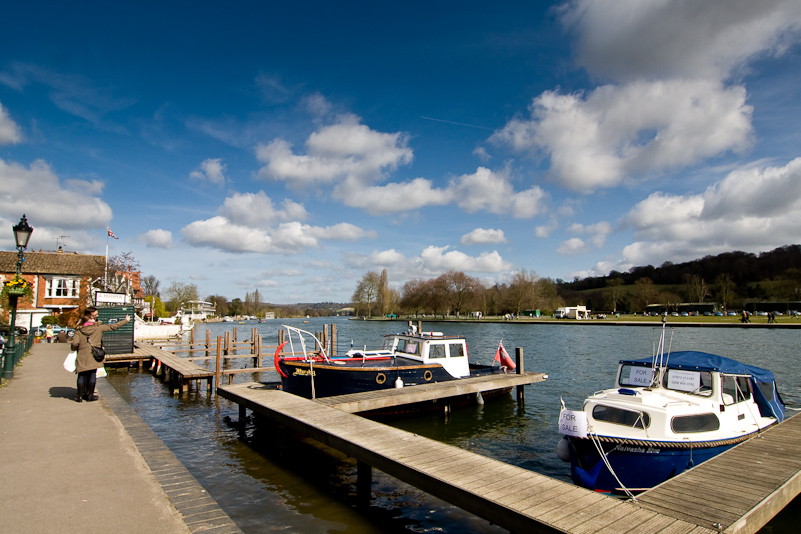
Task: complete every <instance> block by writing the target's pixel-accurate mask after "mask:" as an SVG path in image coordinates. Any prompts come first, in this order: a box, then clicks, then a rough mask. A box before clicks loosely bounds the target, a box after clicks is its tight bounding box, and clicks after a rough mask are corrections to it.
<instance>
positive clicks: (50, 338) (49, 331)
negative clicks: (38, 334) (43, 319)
mask: <svg viewBox="0 0 801 534" xmlns="http://www.w3.org/2000/svg"><path fill="white" fill-rule="evenodd" d="M45 339H47V342H48V343H52V342H53V325H52V324H49V325H47V328H45Z"/></svg>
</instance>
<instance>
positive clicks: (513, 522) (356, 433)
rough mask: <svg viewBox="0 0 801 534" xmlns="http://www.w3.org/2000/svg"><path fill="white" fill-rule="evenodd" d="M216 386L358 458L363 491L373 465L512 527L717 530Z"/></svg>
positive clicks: (304, 405) (282, 396)
mask: <svg viewBox="0 0 801 534" xmlns="http://www.w3.org/2000/svg"><path fill="white" fill-rule="evenodd" d="M412 387H417V386H412ZM404 389H406V388H404ZM410 389H411V388H410ZM218 393H219V395H220V396H222V397H224V398H226V399H229V400H231V401H233V402H235V403H237V404H239V406H240V416H243V415H244V410H245V409H250V410H252V411H254V412H256V413H258V414H260V415H263V416H265V417H268V418H270V419H272V420H273V421H275V422H277V423H279V424H281V425H283V426H285V427H287V428H289V429H291V430H293V431H297V432H300V433H302V434H305V435H307V436H309V437H312V438H314V439H316V440H317V441H319V442H321V443H323V444H325V445H328V446H329V447H332V448H334V449H337V450H339V451H341V452H343V453H345V454H347V455H348V456H352V457H354V458H355V459H356V460H357V464H358V468H357V470H358V477H359V480H358V482H357V486H358V487H359V488H361V489H362V491H365V490H366V489H369V480H370V478H369V477H370V473H371V470H370V468H371V467H374V468H376V469H379V470H381V471H383V472H384V473H386V474H388V475H390V476H393V477H395V478H398V479H399V480H402V481H404V482H407V483H409V484H411V485H413V486H415V487H418V488H420V489H422V490H423V491H426V492H428V493H430V494H431V495H434V496H436V497H439V498H441V499H443V500H445V501H448V502H450V503H452V504H454V505H456V506H458V507H460V508H463V509H465V510H467V511H469V512H471V513H474V514H476V515H478V516H480V517H483V518H484V519H486V520H488V521H490V522H492V523H494V524H497V525H499V526H502V527H503V528H506V529H508V530H510V531H512V532H575V533H590V532H607V533H615V532H623V531H626V532H632V533H636V532H640V533H651V532H671V533H676V534H689V533H693V534H711V533H713V532H718V531H717V530H716V529H713V528H704V527H700V526H698V525H696V524H693V523H690V522H688V521H685V520H682V519H678V518H672V517H669V516H666V515H662V514H660V513H658V512H656V511H652V510H646V509H643V508H642V507H640V506H638V505H637V504H636V503H632V502H627V501H622V500H619V499H614V498H610V497H606V496H604V495H601V494H599V493H596V492H593V491H590V490H587V489H584V488H579V487H577V486H574V485H573V484H570V483H567V482H562V481H559V480H555V479H552V478H550V477H547V476H544V475H540V474H537V473H534V472H532V471H528V470H526V469H522V468H520V467H515V466H512V465H509V464H506V463H503V462H500V461H498V460H493V459H491V458H487V457H485V456H481V455H479V454H475V453H472V452H469V451H465V450H463V449H460V448H458V447H454V446H451V445H446V444H444V443H440V442H438V441H434V440H431V439H428V438H425V437H422V436H418V435H416V434H411V433H408V432H405V431H403V430H399V429H396V428H393V427H390V426H388V425H384V424H381V423H378V422H375V421H372V420H369V419H366V418H363V417H360V416H357V415H353V414H349V413H346V412H343V411H341V410H337V409H336V408H332V407H330V406H325V405H323V404H321V403H320V402H317V401H312V400H309V399H305V398H302V397H298V396H295V395H292V394H289V393H286V392H284V391H279V390H274V389H270V388H268V387H266V386H264V385H262V384H258V383H244V384H235V385H230V386H222V387H220V388H218ZM624 526H625V528H624Z"/></svg>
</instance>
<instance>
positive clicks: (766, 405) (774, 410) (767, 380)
mask: <svg viewBox="0 0 801 534" xmlns="http://www.w3.org/2000/svg"><path fill="white" fill-rule="evenodd" d="M653 362H654V358H653V357H649V358H640V359H638V360H620V363H621V364H624V365H625V364H629V365H644V366H651V365H652V364H653ZM664 362H665V364H664V365H665V366H666V367H669V368H671V369H687V370H693V371H712V372H720V373H726V374H736V375H749V376H750V377H751V385H752V386H753V387H752V388H751V389H753V391H754V400H755V401H756V403H757V405H758V406H759V412H760V413H761V414H762V416H763V417H775V418H776V420H777V421H778V422H781V421H783V420H784V402H782V399H781V397H780V396H779V391H778V389H777V388H776V379H775V377H774V376H773V373H772V372H771V371H768V370H767V369H762V368H761V367H756V366H753V365H747V364H744V363H740V362H738V361H737V360H732V359H731V358H726V357H725V356H718V355H716V354H709V353H708V352H697V351H690V350H687V351H677V352H671V353H669V354H665V356H664Z"/></svg>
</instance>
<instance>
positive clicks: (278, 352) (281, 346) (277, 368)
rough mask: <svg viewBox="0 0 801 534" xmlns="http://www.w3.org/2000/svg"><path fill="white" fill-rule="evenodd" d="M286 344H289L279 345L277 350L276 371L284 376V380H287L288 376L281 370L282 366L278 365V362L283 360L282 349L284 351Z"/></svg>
mask: <svg viewBox="0 0 801 534" xmlns="http://www.w3.org/2000/svg"><path fill="white" fill-rule="evenodd" d="M286 344H287V342H286V341H284V342H283V343H281V344H280V345H278V348H277V349H275V370H276V371H278V374H279V375H281V376H283V377H284V378H287V375H286V374H285V373H284V372H283V371H282V370H281V366H280V365H278V361H279V360H280V359H281V349H283V348H284V345H286Z"/></svg>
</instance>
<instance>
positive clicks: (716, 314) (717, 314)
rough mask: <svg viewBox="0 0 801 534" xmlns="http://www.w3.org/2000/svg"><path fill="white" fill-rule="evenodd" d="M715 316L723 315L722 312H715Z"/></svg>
mask: <svg viewBox="0 0 801 534" xmlns="http://www.w3.org/2000/svg"><path fill="white" fill-rule="evenodd" d="M715 317H723V312H715Z"/></svg>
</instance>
